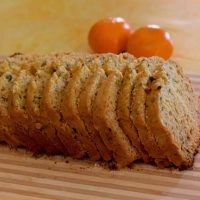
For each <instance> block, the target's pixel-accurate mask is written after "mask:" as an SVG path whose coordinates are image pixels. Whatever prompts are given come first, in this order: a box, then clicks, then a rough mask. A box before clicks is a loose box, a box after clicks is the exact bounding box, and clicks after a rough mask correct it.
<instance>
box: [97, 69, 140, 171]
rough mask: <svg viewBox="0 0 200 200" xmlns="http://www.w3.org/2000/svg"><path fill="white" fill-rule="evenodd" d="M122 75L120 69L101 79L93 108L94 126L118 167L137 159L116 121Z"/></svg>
mask: <svg viewBox="0 0 200 200" xmlns="http://www.w3.org/2000/svg"><path fill="white" fill-rule="evenodd" d="M122 77H123V76H122V74H121V73H120V71H116V72H114V71H113V72H111V73H110V74H109V75H108V77H106V78H105V79H104V80H103V82H102V84H101V86H100V88H99V90H98V93H97V97H96V99H95V103H94V108H93V109H94V111H93V120H94V125H95V128H96V129H97V130H98V131H99V133H100V135H101V138H102V139H103V141H104V143H105V144H106V146H107V148H108V149H109V150H110V151H112V153H113V158H114V159H115V161H116V162H117V165H118V167H123V166H126V165H128V164H130V163H131V162H133V161H134V160H136V159H137V155H136V152H135V150H134V149H133V147H132V145H131V144H130V142H129V140H128V139H127V137H126V136H125V135H124V133H123V131H122V129H121V128H120V127H119V123H118V121H117V115H116V102H117V96H118V92H119V88H120V86H121V81H122Z"/></svg>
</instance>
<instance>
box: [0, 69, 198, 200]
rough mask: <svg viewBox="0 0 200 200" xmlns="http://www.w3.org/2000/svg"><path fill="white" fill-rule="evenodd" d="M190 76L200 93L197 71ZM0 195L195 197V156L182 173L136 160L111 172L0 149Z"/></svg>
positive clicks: (104, 199)
mask: <svg viewBox="0 0 200 200" xmlns="http://www.w3.org/2000/svg"><path fill="white" fill-rule="evenodd" d="M189 76H190V77H191V80H192V82H193V84H194V88H195V91H196V92H197V93H198V94H199V95H200V74H199V75H197V74H192V73H190V74H189ZM0 199H5V200H6V199H9V200H19V199H20V200H25V199H27V200H30V199H37V200H39V199H43V200H44V199H56V200H62V199H63V200H64V199H87V200H90V199H91V200H93V199H95V200H100V199H102V200H111V199H122V200H129V199H130V200H132V199H134V200H135V199H162V200H167V199H195V200H199V199H200V154H197V155H196V158H195V163H194V167H193V168H192V169H190V170H186V171H178V170H169V169H165V170H161V169H157V168H155V167H154V166H151V165H144V164H135V165H134V166H133V168H132V169H123V170H119V171H110V170H107V169H104V168H102V167H100V166H99V164H94V163H91V162H89V161H77V160H71V159H69V158H63V157H59V156H58V157H50V158H49V157H48V158H47V157H45V156H42V157H40V158H37V159H35V158H33V157H31V156H30V155H29V153H27V152H25V151H24V150H18V151H17V152H16V151H14V150H10V149H8V148H7V147H5V146H1V147H0Z"/></svg>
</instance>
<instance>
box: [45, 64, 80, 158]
mask: <svg viewBox="0 0 200 200" xmlns="http://www.w3.org/2000/svg"><path fill="white" fill-rule="evenodd" d="M69 78H70V72H68V71H67V70H66V68H65V67H64V66H62V65H61V66H59V67H58V69H57V71H56V72H54V73H53V75H52V77H51V78H50V79H49V81H48V83H47V85H46V87H45V89H44V95H43V99H42V111H43V113H44V114H45V115H46V118H47V119H49V120H50V122H51V123H52V124H53V126H55V128H56V130H57V136H58V137H59V139H60V140H61V142H62V143H63V148H65V155H67V154H68V155H70V156H72V157H74V158H80V157H82V156H83V154H82V153H81V152H82V147H81V145H80V144H79V143H78V142H77V141H76V140H75V139H74V138H73V137H72V133H71V130H70V128H69V127H68V125H67V124H66V123H65V124H62V121H61V119H62V115H61V104H62V102H63V97H64V93H65V89H66V86H67V84H68V81H69Z"/></svg>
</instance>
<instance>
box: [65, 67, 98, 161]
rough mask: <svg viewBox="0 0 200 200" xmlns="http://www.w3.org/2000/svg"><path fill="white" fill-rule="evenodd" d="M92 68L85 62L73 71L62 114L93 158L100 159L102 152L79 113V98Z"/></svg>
mask: <svg viewBox="0 0 200 200" xmlns="http://www.w3.org/2000/svg"><path fill="white" fill-rule="evenodd" d="M90 74H91V73H90V70H89V69H88V67H87V66H85V65H84V64H83V66H82V64H81V65H80V66H77V67H76V69H74V70H73V71H72V77H71V79H70V80H69V83H68V85H67V87H66V90H65V95H64V99H63V105H62V115H63V117H64V120H66V122H67V123H68V124H69V126H70V128H71V129H72V130H73V131H74V137H77V140H79V141H80V143H81V144H82V146H83V148H84V150H85V152H87V153H88V155H89V157H90V158H91V159H92V160H98V159H99V158H100V154H99V152H98V150H97V148H96V146H95V144H94V143H93V142H92V140H91V138H90V136H89V134H88V132H87V130H86V128H85V125H84V122H83V121H82V120H81V118H80V116H79V113H78V100H79V95H80V92H81V89H82V87H83V84H84V83H85V81H86V80H87V78H88V77H89V76H90Z"/></svg>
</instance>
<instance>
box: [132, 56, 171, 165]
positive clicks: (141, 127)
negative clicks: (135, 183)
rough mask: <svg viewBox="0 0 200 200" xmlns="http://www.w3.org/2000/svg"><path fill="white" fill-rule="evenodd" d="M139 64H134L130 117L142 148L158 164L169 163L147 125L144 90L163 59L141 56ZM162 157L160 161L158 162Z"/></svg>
mask: <svg viewBox="0 0 200 200" xmlns="http://www.w3.org/2000/svg"><path fill="white" fill-rule="evenodd" d="M140 60H141V64H139V65H137V66H136V71H137V73H138V74H137V77H136V84H135V87H134V90H133V104H132V106H131V109H132V110H131V119H132V120H133V123H134V125H135V127H136V129H137V131H138V135H139V138H140V140H141V143H142V145H143V146H144V149H145V150H146V151H147V152H148V154H149V155H150V157H151V158H153V160H154V161H155V162H156V163H157V164H158V165H160V166H161V165H165V166H166V165H169V162H168V160H167V159H166V160H164V159H163V153H162V149H160V148H159V146H158V144H157V142H156V140H155V137H154V135H153V133H152V131H150V130H149V129H148V127H147V123H146V108H145V107H146V104H145V102H146V90H148V87H147V84H148V81H149V80H151V77H152V74H153V72H154V71H155V70H156V68H157V67H159V66H160V65H162V64H163V60H162V59H160V58H157V57H152V58H141V59H140ZM160 159H162V162H160Z"/></svg>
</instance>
